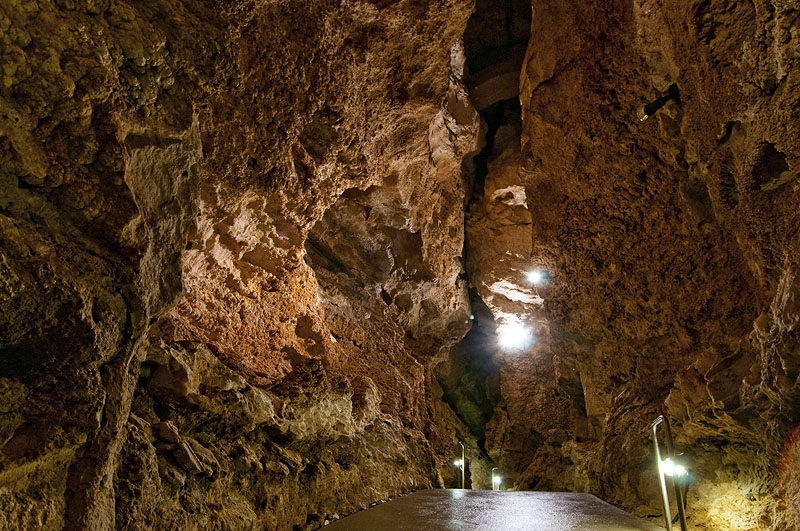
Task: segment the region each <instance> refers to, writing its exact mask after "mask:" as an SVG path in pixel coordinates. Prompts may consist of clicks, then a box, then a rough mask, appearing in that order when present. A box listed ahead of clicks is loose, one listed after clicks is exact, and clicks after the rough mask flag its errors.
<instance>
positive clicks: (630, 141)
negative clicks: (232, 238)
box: [467, 0, 800, 529]
mask: <svg viewBox="0 0 800 531" xmlns="http://www.w3.org/2000/svg"><path fill="white" fill-rule="evenodd" d="M532 4H533V13H532V14H533V22H532V26H531V40H530V43H529V46H528V52H527V55H526V58H525V63H524V67H523V70H522V76H521V80H520V89H521V90H520V93H521V94H520V100H521V104H522V110H523V118H522V135H521V152H520V154H519V155H518V156H516V158H511V157H510V154H511V153H512V152H513V150H511V149H509V150H508V151H503V150H498V149H496V150H495V152H496V153H495V154H494V155H493V157H494V158H493V161H490V163H489V172H488V175H487V177H486V193H485V194H484V196H483V197H482V198H480V202H478V204H476V205H475V206H474V208H473V209H471V211H470V212H473V211H476V212H478V214H477V215H474V216H471V218H470V219H472V220H473V222H472V223H468V229H467V244H468V251H469V249H470V248H476V249H477V251H476V252H472V253H470V252H468V254H467V258H468V260H467V264H468V268H469V270H470V276H471V278H472V280H473V281H474V283H475V284H476V287H477V288H478V290H479V292H480V295H481V297H482V298H483V299H484V300H485V301H486V303H487V304H488V305H489V307H490V308H491V309H492V312H493V314H494V317H495V320H502V319H504V318H505V317H506V316H508V315H509V314H511V315H512V316H519V317H524V319H525V320H527V321H528V322H530V323H532V324H533V326H534V329H535V330H537V332H536V333H537V336H538V337H537V343H536V345H534V346H533V347H532V348H530V349H527V350H526V351H524V352H522V353H516V354H515V353H513V352H503V351H500V350H498V351H497V352H496V357H497V358H498V359H499V360H502V361H498V362H497V363H498V364H499V365H500V371H499V372H500V376H501V382H502V383H501V387H500V389H501V398H500V401H499V403H498V406H497V408H496V410H495V415H494V417H493V419H492V420H491V421H490V424H489V426H487V435H486V436H487V451H488V453H489V455H490V456H491V457H492V458H493V459H495V460H496V461H497V462H498V463H499V464H500V465H501V467H503V468H504V469H505V470H506V471H507V474H508V475H509V476H510V477H512V478H513V479H514V480H515V481H516V485H517V486H518V487H520V488H542V489H546V490H547V489H567V490H589V491H592V492H595V493H598V494H599V495H601V496H602V497H604V498H605V499H607V500H609V501H611V502H613V503H617V504H619V505H621V506H623V507H625V508H627V509H629V510H633V511H634V512H636V513H638V514H641V515H653V516H654V517H655V516H656V515H658V514H660V512H661V511H660V508H659V506H658V503H659V501H658V500H659V494H658V491H657V480H656V475H655V469H654V467H653V462H652V451H651V448H650V447H651V442H650V439H649V434H650V432H649V426H650V421H651V420H653V419H654V418H655V417H656V416H657V415H658V414H659V413H660V412H661V411H662V410H663V411H665V412H667V413H668V414H669V415H670V416H671V418H672V419H673V423H674V426H673V430H674V432H675V434H676V445H677V446H678V447H679V448H680V449H682V450H684V451H686V453H687V459H689V460H690V465H691V466H692V470H693V472H694V478H695V479H694V480H693V484H692V486H691V488H690V491H689V523H690V526H692V527H693V528H697V529H792V528H795V527H796V526H797V525H798V514H799V513H798V511H797V505H796V500H795V499H794V498H792V496H793V495H794V493H796V489H797V472H796V469H795V470H791V465H789V463H792V462H794V460H795V459H796V452H797V438H796V435H791V433H792V429H793V427H794V426H795V425H796V423H797V422H798V420H800V414H799V413H798V409H797V404H798V397H800V394H799V393H800V385H799V384H798V376H799V373H798V367H799V366H800V358H798V352H799V351H798V338H797V330H796V325H795V323H796V311H797V310H796V305H795V302H794V300H795V298H796V296H797V295H796V292H797V289H798V288H797V285H798V284H797V280H796V274H797V273H796V272H797V268H798V256H799V255H798V251H800V249H798V245H799V242H800V240H798V226H800V225H798V221H800V214H799V213H798V212H800V211H799V210H798V207H799V206H800V181H798V178H797V177H798V171H800V143H799V142H798V139H799V138H800V136H798V123H800V122H798V109H800V105H799V104H800V101H799V100H800V69H798V67H799V66H800V63H799V62H798V61H799V60H800V54H798V47H797V43H798V40H797V35H798V31H799V28H800V26H798V24H799V23H800V12H798V10H797V7H796V6H795V5H792V4H791V3H786V2H761V1H759V2H754V3H747V4H742V3H731V2H724V1H710V2H693V3H692V2H677V3H668V2H659V1H646V0H636V1H634V2H625V1H620V2H612V3H608V2H588V3H583V4H581V5H576V4H574V3H565V2H561V3H559V2H555V3H553V2H537V1H534V2H532ZM671 83H677V84H678V86H679V89H680V99H681V102H680V105H677V104H676V103H674V102H672V103H670V104H668V105H667V106H666V107H665V108H664V109H663V110H662V111H660V112H658V113H657V114H656V115H655V116H653V117H650V118H649V119H648V120H646V121H644V122H640V121H639V117H638V116H637V108H638V107H639V106H641V105H642V104H644V103H647V102H649V101H652V100H653V99H655V98H656V97H657V96H660V95H662V94H664V93H666V91H667V88H668V86H669V85H670V84H671ZM514 187H516V188H514ZM493 190H500V191H501V192H507V193H505V195H503V193H501V194H499V195H495V192H493ZM514 190H517V191H516V192H515V191H514ZM517 197H519V198H520V199H517ZM493 199H494V200H495V203H492V200H493ZM497 199H499V200H500V201H499V203H498V202H497V201H496V200H497ZM523 199H524V200H523ZM501 209H502V210H501ZM493 212H495V213H497V212H502V215H500V216H498V215H496V214H494V215H493ZM518 233H519V234H520V235H518ZM522 233H524V234H525V237H523V236H522V235H521V234H522ZM486 234H492V236H493V239H494V241H498V242H503V246H501V247H500V248H493V247H492V246H488V245H486V243H485V242H486V240H487V237H486ZM470 242H475V243H474V244H471V243H470ZM501 258H502V260H501ZM526 261H528V263H529V264H530V266H529V267H540V268H544V269H547V270H548V271H549V273H550V276H551V279H550V280H551V281H550V282H549V283H548V284H547V285H545V286H541V287H540V288H539V289H535V290H534V292H535V293H533V294H529V293H527V291H526V290H527V289H529V288H531V286H529V285H526V283H525V280H524V269H523V264H525V262H526ZM528 295H536V296H539V297H541V298H542V305H541V307H540V308H539V307H535V308H530V307H526V304H528V303H527V302H526V300H525V297H527V296H528ZM530 300H533V299H530ZM540 320H541V321H542V322H537V321H540ZM503 366H505V367H506V368H505V369H504V368H503ZM526 380H527V381H526ZM527 408H531V409H527ZM492 441H499V442H498V443H493V442H492ZM519 448H524V450H522V451H520V450H519Z"/></svg>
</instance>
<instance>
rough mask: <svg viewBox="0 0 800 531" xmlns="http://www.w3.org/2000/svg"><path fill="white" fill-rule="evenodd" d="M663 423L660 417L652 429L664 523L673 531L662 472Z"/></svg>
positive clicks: (662, 418)
mask: <svg viewBox="0 0 800 531" xmlns="http://www.w3.org/2000/svg"><path fill="white" fill-rule="evenodd" d="M662 422H664V417H663V416H660V417H658V418H657V419H656V420H654V421H653V424H652V425H651V427H652V428H653V445H655V448H656V463H657V464H658V466H657V468H656V471H657V472H658V480H659V482H660V483H661V501H662V502H663V504H664V521H665V522H666V524H667V531H672V515H671V514H670V512H669V498H668V497H667V483H666V481H665V480H664V473H663V472H662V471H661V449H660V448H659V447H658V425H659V424H661V423H662Z"/></svg>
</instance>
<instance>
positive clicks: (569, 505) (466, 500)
mask: <svg viewBox="0 0 800 531" xmlns="http://www.w3.org/2000/svg"><path fill="white" fill-rule="evenodd" d="M324 529H325V530H326V531H328V530H330V531H394V530H397V531H412V530H413V531H456V530H479V531H516V530H520V531H521V530H525V531H534V530H542V531H612V530H613V531H629V530H630V531H634V530H635V531H664V528H662V527H658V526H657V525H654V524H651V523H649V522H647V521H646V520H642V519H641V518H637V517H635V516H633V515H631V514H629V513H626V512H625V511H623V510H621V509H618V508H616V507H614V506H613V505H609V504H608V503H606V502H604V501H602V500H600V499H599V498H597V497H595V496H592V495H591V494H572V493H566V492H514V491H491V490H460V489H452V490H445V489H431V490H421V491H417V492H415V493H413V494H409V495H408V496H401V497H399V498H395V499H394V500H392V501H390V502H387V503H384V504H381V505H378V506H376V507H373V508H372V509H367V510H365V511H361V512H359V513H356V514H353V515H351V516H348V517H347V518H343V519H341V520H339V521H338V522H334V523H333V524H331V525H329V526H327V527H325V528H324Z"/></svg>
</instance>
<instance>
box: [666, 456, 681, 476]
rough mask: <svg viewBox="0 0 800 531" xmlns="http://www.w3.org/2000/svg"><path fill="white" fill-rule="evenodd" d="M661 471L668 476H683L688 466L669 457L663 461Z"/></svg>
mask: <svg viewBox="0 0 800 531" xmlns="http://www.w3.org/2000/svg"><path fill="white" fill-rule="evenodd" d="M661 471H662V472H664V474H665V475H667V476H683V475H684V474H686V467H685V466H683V465H679V464H678V463H674V462H673V461H672V459H670V458H669V457H667V458H666V459H664V460H663V461H662V462H661Z"/></svg>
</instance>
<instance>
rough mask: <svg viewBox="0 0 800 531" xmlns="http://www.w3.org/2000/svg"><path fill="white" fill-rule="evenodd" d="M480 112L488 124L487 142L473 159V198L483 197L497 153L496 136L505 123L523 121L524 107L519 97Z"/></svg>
mask: <svg viewBox="0 0 800 531" xmlns="http://www.w3.org/2000/svg"><path fill="white" fill-rule="evenodd" d="M480 114H481V118H483V119H484V121H486V125H487V128H486V144H485V145H484V146H483V149H482V150H481V152H480V153H478V154H477V155H475V158H474V159H472V161H473V164H474V165H475V171H474V176H475V181H474V186H473V198H474V197H483V185H484V183H485V182H486V175H487V174H488V173H489V161H490V160H491V159H492V158H493V155H495V151H494V148H495V138H496V136H497V131H498V129H500V127H502V126H504V125H509V124H514V123H520V124H521V123H522V107H521V106H520V104H519V98H509V99H507V100H500V101H498V102H497V103H495V104H493V105H491V106H489V107H488V108H486V109H484V110H483V111H482V112H481V113H480Z"/></svg>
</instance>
